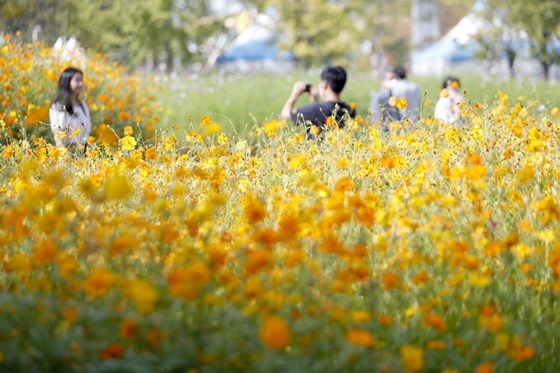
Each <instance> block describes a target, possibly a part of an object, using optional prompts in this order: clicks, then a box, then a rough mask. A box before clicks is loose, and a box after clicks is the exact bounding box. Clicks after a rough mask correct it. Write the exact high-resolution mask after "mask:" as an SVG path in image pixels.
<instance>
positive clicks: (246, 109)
mask: <svg viewBox="0 0 560 373" xmlns="http://www.w3.org/2000/svg"><path fill="white" fill-rule="evenodd" d="M319 74H320V71H319V70H315V71H313V72H311V73H304V72H294V73H293V74H291V75H265V74H260V75H258V74H257V75H245V76H244V75H231V74H230V75H220V74H212V75H206V76H201V77H196V78H191V77H188V76H181V75H179V76H175V77H171V76H168V75H159V76H157V77H156V83H157V84H158V85H159V87H160V88H161V89H159V90H158V96H157V99H158V100H159V102H160V103H161V105H162V107H163V108H164V112H163V113H162V115H161V121H160V127H159V128H160V129H170V128H171V129H172V128H175V129H178V130H179V131H180V132H182V131H183V130H185V129H189V128H190V124H191V123H192V124H194V125H195V126H197V125H198V121H199V119H200V117H201V116H203V115H208V116H210V117H211V119H212V120H214V121H216V122H218V123H220V124H221V125H222V127H223V128H224V131H225V132H226V133H233V132H237V133H239V134H241V135H247V134H248V133H249V132H250V130H251V128H252V127H253V126H254V125H260V124H261V123H262V122H264V121H267V120H272V119H278V118H279V113H280V110H281V108H282V105H283V104H284V102H285V100H286V98H287V97H288V95H289V94H290V91H291V88H292V85H293V83H294V82H295V81H298V80H304V81H308V82H310V83H313V84H317V81H318V79H319V78H318V76H319ZM459 78H460V79H461V83H462V87H463V89H464V90H465V91H466V97H467V98H468V99H469V100H471V101H478V102H482V103H483V104H488V105H489V104H492V103H493V102H494V101H495V99H496V92H497V91H502V92H504V93H506V94H508V95H509V97H510V98H512V99H517V98H518V97H519V96H521V97H523V102H524V103H525V104H526V105H535V103H534V101H539V105H540V104H544V105H545V106H546V107H547V108H552V107H554V106H557V105H559V103H560V91H559V90H558V87H556V86H555V85H554V84H551V83H546V82H541V81H523V82H518V81H513V80H510V81H503V80H488V79H486V80H484V79H483V78H480V77H474V76H466V77H464V76H459ZM412 80H413V81H415V82H417V83H418V85H419V86H420V89H421V90H422V92H423V93H424V96H423V97H424V99H423V100H424V101H425V103H426V105H423V106H422V108H421V111H422V113H423V116H429V115H431V114H432V112H433V107H434V104H435V101H437V98H438V95H439V91H440V86H441V81H442V80H443V78H439V77H438V78H430V77H413V78H412ZM379 84H380V82H379V80H378V79H377V78H375V77H372V76H371V74H364V73H352V72H350V73H349V78H348V82H347V86H346V87H345V89H344V91H343V94H342V98H343V100H344V101H346V102H355V103H356V107H357V112H358V114H360V115H362V116H363V117H367V116H368V104H369V100H370V97H371V96H370V95H371V92H372V91H375V90H377V89H379ZM426 101H427V102H426ZM307 102H308V101H307V100H306V98H305V97H303V96H302V97H301V98H300V99H299V100H298V102H297V104H296V106H302V105H305V104H306V103H307ZM177 126H178V127H177Z"/></svg>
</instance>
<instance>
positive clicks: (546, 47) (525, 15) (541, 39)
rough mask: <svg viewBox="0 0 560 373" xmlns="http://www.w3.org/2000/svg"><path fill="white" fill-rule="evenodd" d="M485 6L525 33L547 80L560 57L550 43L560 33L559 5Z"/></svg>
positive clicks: (519, 0) (549, 0)
mask: <svg viewBox="0 0 560 373" xmlns="http://www.w3.org/2000/svg"><path fill="white" fill-rule="evenodd" d="M487 4H488V5H489V6H490V7H491V8H492V9H495V10H500V11H502V12H503V13H504V14H505V19H506V22H507V23H508V24H511V25H512V26H513V27H515V28H516V29H517V30H522V31H523V32H525V33H526V34H527V36H528V38H529V40H530V41H531V47H532V50H533V52H534V54H535V55H536V57H537V58H538V59H539V61H540V63H541V66H542V68H543V75H544V77H545V79H548V75H549V68H550V65H551V64H553V63H555V62H558V59H559V58H560V56H559V55H558V51H557V49H555V48H553V46H552V42H553V40H554V38H556V37H558V35H559V32H560V2H558V0H533V1H531V2H530V3H528V2H526V1H523V0H510V1H509V2H507V3H504V2H503V1H500V0H487Z"/></svg>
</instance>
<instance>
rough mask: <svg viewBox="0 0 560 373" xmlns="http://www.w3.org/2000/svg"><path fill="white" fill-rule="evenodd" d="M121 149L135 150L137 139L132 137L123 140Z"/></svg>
mask: <svg viewBox="0 0 560 373" xmlns="http://www.w3.org/2000/svg"><path fill="white" fill-rule="evenodd" d="M128 128H131V127H128ZM121 147H122V148H123V150H134V149H135V148H136V139H135V138H134V137H132V136H125V137H123V138H122V139H121Z"/></svg>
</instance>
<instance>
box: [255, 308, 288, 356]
mask: <svg viewBox="0 0 560 373" xmlns="http://www.w3.org/2000/svg"><path fill="white" fill-rule="evenodd" d="M290 337H291V333H290V328H289V326H288V323H287V322H286V321H285V320H284V319H283V318H281V317H279V316H268V317H266V318H265V319H264V321H263V323H262V325H261V329H260V331H259V339H260V340H261V342H262V343H263V344H264V345H265V346H266V347H268V348H271V349H273V350H282V349H284V348H285V347H286V346H287V345H288V343H289V342H290Z"/></svg>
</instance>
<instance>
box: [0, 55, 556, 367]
mask: <svg viewBox="0 0 560 373" xmlns="http://www.w3.org/2000/svg"><path fill="white" fill-rule="evenodd" d="M8 45H10V44H8ZM5 51H6V49H2V50H1V51H0V52H2V53H3V54H4V56H5V55H6V52H5ZM11 51H12V49H8V50H7V53H11ZM3 58H4V59H6V57H3ZM9 65H10V66H11V65H12V64H9ZM2 66H3V68H6V67H5V66H7V65H6V64H3V65H2ZM5 75H6V76H8V78H7V79H5V81H8V80H9V84H10V89H11V90H12V91H13V92H14V94H5V95H4V96H5V98H4V99H9V101H10V102H13V101H16V99H15V98H14V97H16V96H15V92H21V89H20V87H25V86H26V85H25V84H26V81H24V80H23V79H22V78H21V76H24V75H22V74H21V73H20V72H13V73H11V74H7V73H6V74H5ZM86 77H90V75H89V74H88V73H86ZM88 79H91V78H88ZM115 79H116V78H115ZM115 79H113V80H115ZM16 82H18V83H16ZM50 85H52V82H50V83H49V86H50ZM12 91H10V92H12ZM125 91H126V90H125ZM91 96H93V95H91ZM497 96H498V98H499V99H498V100H496V101H495V102H491V103H488V104H480V103H476V102H475V103H470V102H465V104H464V105H463V107H462V116H463V118H464V121H465V124H464V126H462V127H453V126H449V125H447V124H442V123H438V122H434V121H432V120H430V119H425V120H423V121H421V122H420V123H418V124H416V125H415V126H414V127H411V126H410V125H407V124H406V123H394V124H393V125H392V131H391V133H390V134H389V135H386V134H382V133H380V132H379V131H378V130H377V129H376V128H375V127H372V126H369V125H367V123H366V121H365V120H364V119H362V118H357V119H356V120H355V121H353V122H352V123H350V125H349V126H347V128H345V129H344V130H335V129H334V128H333V129H332V131H328V132H327V133H326V135H325V139H324V141H323V142H308V141H305V139H304V135H303V134H302V133H299V132H295V131H294V130H293V129H290V128H289V127H288V126H287V125H286V124H285V123H284V122H278V121H267V122H264V123H262V124H259V126H258V128H256V129H255V130H254V134H253V136H254V137H256V138H258V141H255V142H251V141H250V140H247V139H245V138H241V137H239V136H236V135H226V134H225V133H223V127H224V124H223V123H216V122H215V121H213V120H212V119H211V118H210V117H209V116H202V117H201V118H200V119H199V120H198V119H197V120H196V121H195V122H196V123H195V124H194V125H192V126H191V127H190V128H189V129H188V130H183V132H182V134H181V135H177V136H176V135H166V134H165V133H162V134H161V136H159V135H158V136H155V139H154V140H151V141H149V142H148V141H145V137H144V136H145V133H141V132H140V131H139V130H138V127H137V126H133V125H129V124H127V125H126V126H123V128H122V134H121V133H117V135H118V136H119V137H120V139H119V140H118V142H117V143H116V144H115V145H114V146H107V144H104V143H102V142H100V141H97V140H96V141H92V145H91V147H90V149H89V150H88V152H87V153H86V154H85V155H82V154H79V155H76V154H72V153H71V152H68V151H67V150H66V149H60V148H55V147H53V146H52V145H51V143H49V142H47V141H44V140H41V138H39V137H35V138H33V139H29V138H27V137H24V138H23V139H21V140H19V139H17V138H16V137H17V136H16V137H14V136H13V133H11V132H13V128H14V127H13V126H14V125H16V124H17V123H20V122H21V121H23V122H25V120H26V118H27V116H26V115H25V114H16V115H14V116H11V114H5V115H4V117H3V121H2V124H3V125H2V129H1V131H2V138H7V139H8V140H9V141H7V143H6V144H5V145H1V147H0V199H1V203H0V226H1V230H0V371H9V372H34V371H37V372H47V371H57V372H64V371H84V372H185V371H187V372H223V371H227V372H246V371H251V372H287V371H289V372H372V371H379V372H422V371H426V372H447V373H449V372H477V373H483V372H493V371H494V372H509V371H520V372H521V371H523V372H525V371H535V372H536V371H538V372H546V371H549V372H555V371H558V369H560V355H558V335H559V332H558V325H560V324H559V321H560V320H559V319H560V306H559V304H558V292H559V291H560V244H558V240H557V236H558V235H559V234H560V231H559V223H558V221H559V218H560V206H559V196H558V193H559V188H560V185H559V182H558V180H559V176H560V155H559V152H558V147H559V144H558V136H559V135H560V124H559V122H558V116H559V110H558V109H557V108H552V109H550V110H547V111H544V112H539V111H537V110H534V109H533V108H535V107H537V106H538V103H535V102H529V101H527V100H526V99H522V98H515V99H514V98H510V97H508V96H507V94H505V93H502V92H498V94H497ZM45 97H47V96H45ZM94 97H98V95H96V96H94ZM18 100H19V101H21V98H18ZM45 100H46V99H45ZM19 101H18V105H19V106H17V107H18V109H17V110H20V112H17V113H25V110H26V109H25V106H24V105H21V102H19ZM40 104H44V101H40V102H39V101H37V104H36V105H40ZM92 105H93V103H92ZM92 105H90V106H92ZM3 107H7V106H6V105H5V106H3ZM13 110H16V109H15V108H14V109H13ZM27 110H29V109H27ZM5 113H8V112H7V111H5ZM99 115H101V114H99ZM131 115H132V116H134V115H136V113H131ZM139 115H140V118H138V119H139V123H141V126H142V125H146V126H148V125H150V123H151V122H150V121H151V120H154V119H153V116H144V114H142V113H140V114H139ZM9 118H15V119H14V122H13V123H7V122H6V119H9ZM114 121H115V123H114V125H119V123H121V122H119V120H118V119H114ZM144 121H146V123H145V122H144ZM123 123H127V122H123ZM335 128H336V127H335ZM31 140H33V141H31ZM251 143H255V144H258V146H252V145H251Z"/></svg>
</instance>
